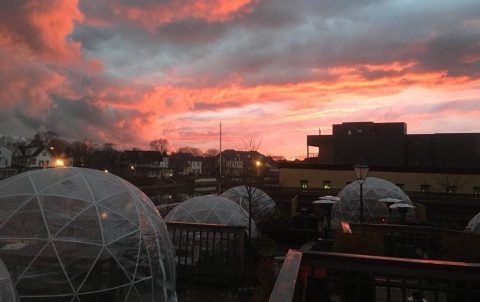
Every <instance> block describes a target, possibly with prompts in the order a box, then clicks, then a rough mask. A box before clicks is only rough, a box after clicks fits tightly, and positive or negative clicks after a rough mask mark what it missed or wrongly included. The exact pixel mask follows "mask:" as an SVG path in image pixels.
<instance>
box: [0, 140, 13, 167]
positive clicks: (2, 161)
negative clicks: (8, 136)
mask: <svg viewBox="0 0 480 302" xmlns="http://www.w3.org/2000/svg"><path fill="white" fill-rule="evenodd" d="M12 155H13V150H12V149H10V148H7V147H6V146H3V145H0V168H9V167H11V166H12Z"/></svg>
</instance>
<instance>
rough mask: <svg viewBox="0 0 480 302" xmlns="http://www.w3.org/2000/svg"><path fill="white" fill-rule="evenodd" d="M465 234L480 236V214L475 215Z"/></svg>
mask: <svg viewBox="0 0 480 302" xmlns="http://www.w3.org/2000/svg"><path fill="white" fill-rule="evenodd" d="M465 232H467V233H475V234H480V213H478V214H477V215H475V217H473V218H472V219H471V220H470V221H469V222H468V224H467V227H466V228H465Z"/></svg>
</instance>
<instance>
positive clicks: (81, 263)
mask: <svg viewBox="0 0 480 302" xmlns="http://www.w3.org/2000/svg"><path fill="white" fill-rule="evenodd" d="M0 257H1V258H2V259H3V260H4V262H5V264H6V266H7V267H8V271H9V272H10V275H11V277H12V281H13V282H14V283H15V287H16V289H17V292H18V294H19V296H20V298H21V299H22V301H24V300H25V301H52V302H55V301H75V302H82V301H92V300H95V301H152V300H153V299H155V300H163V301H176V294H175V256H174V250H173V246H172V244H171V241H170V237H169V234H168V231H167V229H166V226H165V224H164V222H163V220H162V218H161V217H160V215H159V214H158V212H157V211H156V209H155V207H154V205H153V203H152V202H151V201H150V199H149V198H148V197H147V196H146V195H145V194H143V193H142V192H141V191H140V190H139V189H138V188H136V187H135V186H133V185H132V184H130V183H129V182H127V181H125V180H123V179H121V178H119V177H117V176H115V175H112V174H109V173H105V172H102V171H96V170H90V169H81V168H61V169H46V170H36V171H29V172H26V173H22V174H19V175H17V176H14V177H11V178H8V179H5V180H3V181H1V182H0Z"/></svg>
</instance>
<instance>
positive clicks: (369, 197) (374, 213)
mask: <svg viewBox="0 0 480 302" xmlns="http://www.w3.org/2000/svg"><path fill="white" fill-rule="evenodd" d="M337 196H338V197H340V201H339V202H337V203H336V204H335V206H334V207H333V211H332V218H333V222H334V224H337V223H338V222H340V221H342V220H343V221H347V222H360V184H359V183H358V181H354V182H352V183H351V184H349V185H347V186H345V187H344V188H343V189H342V190H341V191H340V192H339V193H338V194H337ZM383 198H395V199H399V200H401V202H402V203H406V204H410V205H411V204H412V202H411V200H410V198H409V197H408V196H407V194H405V192H403V191H402V189H400V188H399V187H397V186H396V185H394V184H393V183H391V182H389V181H387V180H384V179H381V178H375V177H368V178H367V179H366V180H365V182H364V183H363V221H364V222H365V223H384V222H386V221H387V220H388V209H387V207H386V205H385V203H384V202H381V201H379V200H380V199H383ZM391 213H392V222H396V221H399V220H400V218H399V216H400V214H399V213H398V211H397V210H392V211H391ZM413 219H414V211H413V209H408V211H407V213H406V221H412V220H413Z"/></svg>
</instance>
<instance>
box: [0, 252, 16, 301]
mask: <svg viewBox="0 0 480 302" xmlns="http://www.w3.org/2000/svg"><path fill="white" fill-rule="evenodd" d="M0 301H2V302H18V301H19V300H18V297H17V293H16V291H15V286H13V283H12V279H11V278H10V274H9V273H8V270H7V267H6V266H5V264H3V261H2V260H1V259H0Z"/></svg>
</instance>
